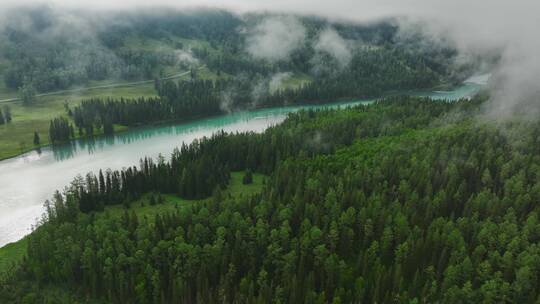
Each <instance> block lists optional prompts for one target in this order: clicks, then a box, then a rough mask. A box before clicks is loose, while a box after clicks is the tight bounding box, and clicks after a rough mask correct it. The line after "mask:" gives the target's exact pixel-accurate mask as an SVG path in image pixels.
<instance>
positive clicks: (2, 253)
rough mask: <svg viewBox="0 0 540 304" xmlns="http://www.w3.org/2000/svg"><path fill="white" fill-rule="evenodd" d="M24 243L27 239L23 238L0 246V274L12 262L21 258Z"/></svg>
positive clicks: (24, 250)
mask: <svg viewBox="0 0 540 304" xmlns="http://www.w3.org/2000/svg"><path fill="white" fill-rule="evenodd" d="M26 243H27V239H26V238H24V239H22V240H20V241H18V242H15V243H11V244H7V245H6V246H4V247H2V248H0V276H1V274H2V273H4V272H5V271H7V270H9V269H10V267H12V265H13V264H14V263H17V262H19V261H21V260H22V258H23V257H24V255H25V254H26Z"/></svg>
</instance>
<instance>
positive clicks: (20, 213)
mask: <svg viewBox="0 0 540 304" xmlns="http://www.w3.org/2000/svg"><path fill="white" fill-rule="evenodd" d="M488 78H489V76H485V75H479V76H475V77H471V78H469V80H467V81H465V82H464V83H463V84H462V85H460V86H458V87H456V88H454V89H453V90H451V91H434V92H413V93H411V94H412V95H415V96H425V97H432V98H434V99H447V100H456V99H460V98H466V97H470V96H472V95H474V94H475V93H476V92H478V91H479V90H480V89H481V88H482V87H483V86H485V85H486V82H487V80H488ZM370 102H372V100H357V101H348V102H339V103H332V104H323V105H316V106H315V105H304V106H290V107H279V108H269V109H259V110H255V111H249V112H237V113H231V114H228V115H222V116H217V117H212V118H205V119H199V120H194V121H191V122H188V123H178V124H169V125H159V126H151V127H145V128H138V129H132V130H129V131H127V132H124V133H121V134H117V135H115V136H112V137H98V138H95V139H82V140H76V141H73V142H72V143H70V144H68V145H63V146H60V147H54V148H53V147H46V148H42V149H41V152H40V153H38V152H36V151H32V152H29V153H26V154H24V155H21V156H19V157H15V158H12V159H8V160H4V161H0V247H2V246H4V245H5V244H8V243H10V242H14V241H17V240H19V239H21V238H22V237H23V236H25V235H26V234H28V233H30V232H31V227H32V225H34V224H35V223H36V222H37V220H38V219H39V218H40V216H41V214H42V212H43V202H44V201H45V200H46V199H48V198H50V197H51V195H52V194H53V192H54V191H55V190H57V189H58V190H61V189H63V188H64V187H65V186H66V185H68V184H69V183H70V182H71V181H72V180H73V178H74V177H76V176H77V175H78V174H81V175H84V174H86V173H88V172H91V171H93V172H96V171H99V169H106V168H111V169H121V168H123V167H127V166H133V165H138V164H139V160H140V159H141V158H142V157H144V156H150V157H157V156H158V155H159V154H163V156H165V157H167V156H168V155H169V154H170V153H171V152H172V150H173V149H174V148H175V147H177V146H179V145H181V144H182V143H183V142H185V143H190V142H191V141H193V139H195V138H200V137H203V136H210V135H212V134H213V133H215V132H216V131H219V130H224V131H226V132H236V131H239V132H243V131H254V132H262V131H264V130H265V129H266V128H268V127H269V126H272V125H275V124H278V123H280V122H282V121H283V120H284V119H285V117H286V116H287V114H288V113H291V112H296V111H299V110H301V109H317V108H328V107H332V108H336V107H346V106H352V105H357V104H362V103H370Z"/></svg>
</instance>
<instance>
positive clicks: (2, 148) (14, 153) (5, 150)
mask: <svg viewBox="0 0 540 304" xmlns="http://www.w3.org/2000/svg"><path fill="white" fill-rule="evenodd" d="M449 86H450V85H449V84H440V85H438V86H436V87H433V88H428V89H418V90H407V91H388V92H386V93H383V94H381V95H380V96H361V97H343V98H336V99H333V100H331V101H330V100H328V101H319V102H313V103H299V104H294V105H285V106H279V107H287V106H316V105H321V104H334V103H344V102H351V101H363V100H365V101H368V100H374V99H380V98H386V97H390V96H396V95H415V94H418V93H419V92H423V93H424V94H426V92H434V91H436V90H441V88H443V87H444V88H448V87H449ZM457 87H459V86H453V88H454V89H455V88H457ZM132 89H134V88H132ZM125 93H126V92H116V93H115V95H113V96H126V95H125ZM136 94H140V96H144V97H148V96H155V93H154V92H153V88H151V89H149V88H147V89H145V90H144V91H141V92H138V93H135V92H130V94H129V95H127V96H126V97H127V98H129V97H135V95H136ZM94 97H95V96H94ZM98 97H99V96H98ZM137 97H139V96H137ZM84 98H86V97H84ZM84 98H81V99H84ZM265 108H276V107H273V106H259V107H256V108H253V109H249V110H257V109H265ZM238 111H241V110H240V109H238ZM55 114H56V115H57V116H60V115H63V114H64V109H63V103H62V109H61V110H60V111H55ZM225 114H227V113H225V112H224V113H220V114H213V115H198V116H193V117H191V118H189V119H180V120H178V119H171V120H163V121H158V122H153V123H150V124H146V125H141V126H135V127H133V126H131V127H128V126H121V125H115V134H120V133H122V132H125V131H128V130H134V129H139V128H149V127H155V126H160V125H167V124H180V123H187V122H190V121H193V120H197V119H203V118H212V117H215V116H219V115H225ZM54 117H56V116H53V115H52V114H51V115H50V118H49V119H48V120H46V121H45V123H46V125H43V126H42V125H40V126H38V127H36V128H34V129H36V131H37V132H38V134H39V135H40V138H41V139H42V140H41V144H40V145H39V146H34V145H33V144H32V143H30V142H29V141H30V140H31V138H32V139H33V132H34V131H29V130H31V129H32V128H29V127H25V128H24V129H23V130H20V131H19V130H15V131H12V130H11V129H10V128H12V127H11V126H12V125H17V122H19V121H18V120H19V119H20V117H17V116H15V119H17V120H15V119H14V121H15V123H11V124H10V125H5V126H4V128H2V126H0V135H3V133H4V134H5V135H6V136H5V137H4V136H0V161H3V160H8V159H11V158H16V157H19V156H21V155H24V154H27V153H29V152H33V151H36V150H38V149H40V148H45V147H48V146H50V142H49V139H48V122H49V120H50V119H52V118H54ZM29 121H32V120H29ZM19 124H22V122H19ZM3 129H4V130H3ZM12 129H18V128H17V127H14V128H12ZM3 131H4V132H3ZM21 132H22V133H27V134H24V135H23V134H20V133H21ZM9 135H11V136H9ZM31 135H32V137H31ZM24 136H26V137H27V138H25V140H22V138H24ZM99 136H103V135H102V134H99V133H98V134H95V135H94V137H96V138H97V137H99ZM10 138H11V139H12V140H11V141H9V139H10ZM79 139H88V137H87V136H77V137H76V138H75V139H73V140H72V141H75V140H79ZM21 140H22V141H21Z"/></svg>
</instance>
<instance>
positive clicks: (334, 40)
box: [314, 27, 352, 67]
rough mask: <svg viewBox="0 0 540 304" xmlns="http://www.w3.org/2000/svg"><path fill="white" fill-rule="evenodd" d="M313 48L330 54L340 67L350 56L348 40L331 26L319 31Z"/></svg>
mask: <svg viewBox="0 0 540 304" xmlns="http://www.w3.org/2000/svg"><path fill="white" fill-rule="evenodd" d="M314 49H315V50H316V51H319V52H325V53H327V54H329V55H331V56H332V57H334V58H335V59H336V60H337V61H338V63H339V64H340V66H341V67H344V66H346V65H348V64H349V62H350V61H351V58H352V53H351V50H350V46H349V44H348V42H347V41H345V39H343V38H342V37H341V36H340V35H339V33H338V32H336V30H334V29H333V28H331V27H328V28H326V29H324V30H323V31H321V33H320V34H319V37H318V39H317V42H316V43H315V45H314Z"/></svg>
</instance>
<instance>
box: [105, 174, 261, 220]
mask: <svg viewBox="0 0 540 304" xmlns="http://www.w3.org/2000/svg"><path fill="white" fill-rule="evenodd" d="M243 177H244V172H232V173H231V179H230V181H229V186H228V187H227V189H226V190H225V191H224V195H225V196H228V195H230V196H232V197H236V198H238V197H241V196H249V195H253V194H255V193H257V192H260V191H261V189H262V186H263V180H264V175H262V174H256V173H254V174H253V183H252V184H249V185H244V184H243V183H242V178H243ZM150 195H151V194H146V195H144V196H143V197H142V198H141V199H139V200H137V201H135V202H132V203H131V204H130V208H129V210H133V211H135V214H137V216H139V217H140V216H147V217H152V216H154V215H156V214H159V213H163V212H168V211H174V210H175V208H177V207H182V206H191V205H192V204H196V203H199V202H201V200H186V199H182V198H180V197H178V196H175V195H169V194H165V195H163V200H164V203H163V204H156V205H150ZM202 201H204V200H202ZM125 210H126V209H125V207H124V206H122V205H115V206H110V207H106V208H105V213H106V214H109V215H111V216H119V215H122V214H124V211H125Z"/></svg>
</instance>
